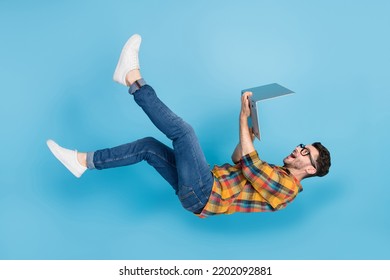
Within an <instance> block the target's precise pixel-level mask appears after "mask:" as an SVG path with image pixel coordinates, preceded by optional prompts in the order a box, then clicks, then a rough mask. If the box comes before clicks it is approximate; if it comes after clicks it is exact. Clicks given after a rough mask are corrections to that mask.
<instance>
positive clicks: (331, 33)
mask: <svg viewBox="0 0 390 280" xmlns="http://www.w3.org/2000/svg"><path fill="white" fill-rule="evenodd" d="M293 2H294V3H293ZM389 12H390V4H389V2H388V1H321V2H319V1H315V2H314V1H240V2H237V1H204V0H202V1H173V0H171V1H124V0H122V1H120V0H114V1H112V0H110V1H92V0H90V1H75V0H70V1H61V2H60V1H23V0H14V1H1V2H0V36H1V44H0V48H1V52H0V65H1V68H0V71H1V72H0V79H1V97H2V98H1V103H0V108H1V111H0V117H1V118H0V121H1V135H2V136H1V147H2V151H1V159H2V160H1V168H0V172H1V176H0V258H1V259H389V258H390V257H389V256H390V242H389V237H390V219H389V202H390V199H389V197H390V188H389V184H388V180H387V177H388V175H387V174H388V172H387V171H388V170H389V161H388V157H389V152H388V136H389V117H390V116H389V109H388V106H389V86H388V81H389V80H390V75H389V68H388V67H389V64H390V52H389V50H390V37H389V26H390V17H389V16H388V15H389ZM133 33H139V34H141V35H142V36H143V43H142V46H141V53H140V61H141V70H142V73H143V75H144V77H145V79H146V80H147V81H148V82H149V83H150V84H151V85H153V86H154V88H155V89H156V91H157V92H158V93H159V95H160V97H161V99H162V100H164V101H165V102H166V103H167V104H168V105H169V106H170V107H171V108H173V110H174V111H176V112H177V113H178V114H179V115H180V116H182V117H183V118H184V119H185V120H187V121H188V122H189V123H191V124H192V125H193V126H194V128H195V130H196V131H197V133H198V136H199V139H200V142H201V144H202V146H203V148H204V151H205V154H206V156H207V159H208V161H209V162H210V164H212V165H214V164H222V163H225V162H228V161H230V155H231V152H232V150H233V149H234V147H235V145H236V143H237V141H238V113H239V108H240V91H241V89H243V88H247V87H253V86H257V85H262V84H268V83H273V82H278V83H280V84H282V85H284V86H286V87H289V88H291V89H292V90H294V91H295V92H296V94H295V95H293V96H289V97H284V98H281V99H277V100H275V101H272V102H267V103H265V104H264V107H263V108H262V119H261V125H262V131H263V136H264V139H263V141H262V142H256V148H257V149H258V151H259V153H260V154H261V157H262V158H263V159H264V160H266V161H268V162H271V163H276V164H282V159H283V158H284V157H285V156H286V155H288V154H289V153H290V152H291V151H292V149H293V148H294V147H295V145H297V144H299V143H301V142H303V143H311V142H314V141H321V142H322V143H323V144H324V145H326V146H327V147H328V148H329V149H330V150H331V152H332V163H333V165H332V168H331V172H330V174H329V175H328V176H326V177H324V178H312V179H308V180H304V181H303V186H304V191H303V192H302V193H301V194H300V195H299V196H298V197H297V199H296V200H295V201H294V202H293V203H292V204H291V205H289V206H288V207H287V208H286V209H284V210H282V211H280V212H277V213H256V214H234V215H230V216H218V217H212V218H209V219H198V218H197V217H195V216H193V215H192V214H191V213H189V212H186V211H185V210H183V209H182V207H181V205H180V203H179V201H178V199H177V198H176V197H175V195H174V194H173V191H172V190H171V187H170V186H169V185H168V184H167V183H166V182H165V181H164V180H163V179H162V178H160V177H159V176H158V174H157V173H156V172H155V171H154V170H153V169H151V168H150V167H149V166H147V164H146V163H141V164H139V165H136V166H131V167H125V168H120V169H112V170H106V171H102V172H98V171H95V172H87V173H86V174H85V175H84V176H83V177H82V178H81V179H76V178H75V177H73V176H72V175H71V174H70V173H69V172H68V171H66V169H65V168H64V167H62V166H61V165H60V163H58V162H57V161H56V160H55V158H54V157H53V156H52V155H51V154H50V152H49V150H48V149H47V147H46V143H45V142H46V139H48V138H53V139H55V140H56V141H58V142H59V143H60V144H61V145H64V146H65V147H68V148H77V149H79V150H81V151H89V150H95V149H99V148H105V147H110V146H114V145H118V144H122V143H125V142H128V141H133V140H136V139H138V138H141V137H145V136H153V137H156V138H158V139H160V140H163V141H164V142H165V143H169V142H168V141H166V140H165V138H164V137H163V135H162V134H161V133H160V132H159V131H157V129H155V128H154V127H153V126H152V124H151V123H150V122H149V121H148V119H147V118H146V116H144V114H143V113H142V112H141V110H140V109H139V108H138V107H137V106H136V105H135V103H134V102H133V100H132V98H131V97H130V96H129V95H128V94H127V92H126V89H125V88H124V87H123V86H121V85H119V84H116V83H114V82H113V81H112V74H113V71H114V69H115V66H116V63H117V59H118V57H119V54H120V51H121V49H122V46H123V44H124V43H125V41H126V40H127V38H128V37H129V36H130V35H131V34H133Z"/></svg>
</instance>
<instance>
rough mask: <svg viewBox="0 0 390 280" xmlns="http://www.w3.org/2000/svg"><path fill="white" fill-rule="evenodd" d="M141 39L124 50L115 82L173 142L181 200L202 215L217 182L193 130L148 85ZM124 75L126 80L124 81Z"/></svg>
mask: <svg viewBox="0 0 390 280" xmlns="http://www.w3.org/2000/svg"><path fill="white" fill-rule="evenodd" d="M140 45H141V37H140V36H139V35H133V36H132V37H131V38H130V39H129V40H128V42H127V43H126V44H125V46H124V48H123V49H122V53H121V56H120V58H119V61H118V65H117V69H116V70H115V73H114V80H116V81H117V82H119V83H121V84H123V85H127V86H130V89H129V93H130V94H133V95H134V100H135V101H136V103H137V104H138V105H139V106H140V107H141V108H142V109H143V110H144V112H145V113H146V114H147V115H148V117H149V119H150V120H151V121H152V122H153V124H154V125H155V126H156V127H157V128H158V129H159V130H160V131H161V132H163V133H164V134H165V135H166V136H167V137H168V138H169V139H171V140H172V144H173V150H174V155H175V160H176V168H177V174H178V192H177V194H178V196H179V199H180V201H181V203H182V205H183V207H184V208H186V209H187V210H189V211H192V212H198V211H200V210H201V209H202V208H203V207H204V206H205V204H206V203H207V201H208V198H209V196H210V193H211V189H212V186H213V182H214V178H213V176H212V174H211V171H210V168H209V165H208V164H207V161H206V159H205V156H204V154H203V151H202V149H201V147H200V145H199V141H198V138H197V137H196V135H195V132H194V130H193V128H192V127H191V126H190V125H189V124H187V123H186V122H185V121H183V120H182V119H181V118H180V117H178V116H177V115H176V114H174V113H173V112H172V111H171V110H170V109H169V108H168V107H167V106H166V105H165V104H164V103H163V102H161V100H160V99H159V98H158V97H157V95H156V93H155V91H154V90H153V89H152V88H151V87H150V86H149V85H146V84H145V81H144V80H143V79H142V76H141V73H140V70H139V69H140V67H139V60H138V52H139V47H140ZM124 73H126V75H125V79H123V76H124Z"/></svg>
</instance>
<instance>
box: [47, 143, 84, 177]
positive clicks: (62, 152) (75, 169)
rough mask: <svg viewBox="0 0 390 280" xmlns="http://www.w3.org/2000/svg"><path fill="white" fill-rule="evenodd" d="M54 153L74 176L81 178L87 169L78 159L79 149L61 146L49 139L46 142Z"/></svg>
mask: <svg viewBox="0 0 390 280" xmlns="http://www.w3.org/2000/svg"><path fill="white" fill-rule="evenodd" d="M46 144H47V146H48V147H49V149H50V151H51V152H52V153H53V155H54V156H55V157H56V158H57V159H58V160H59V161H60V162H61V163H62V164H63V165H65V167H66V168H68V170H69V171H70V172H72V173H73V175H74V176H76V177H77V178H80V177H81V175H83V173H84V172H85V171H86V170H87V168H86V167H85V166H82V165H81V164H80V162H79V161H78V159H77V150H74V151H73V150H68V149H65V148H62V147H61V146H59V145H58V144H57V143H56V142H54V141H53V140H51V139H49V140H47V142H46Z"/></svg>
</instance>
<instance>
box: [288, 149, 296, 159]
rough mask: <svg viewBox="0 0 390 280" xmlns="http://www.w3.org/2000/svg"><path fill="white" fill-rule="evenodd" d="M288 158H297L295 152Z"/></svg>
mask: <svg viewBox="0 0 390 280" xmlns="http://www.w3.org/2000/svg"><path fill="white" fill-rule="evenodd" d="M290 157H292V158H296V157H297V154H296V151H295V150H294V151H293V152H292V153H291V154H290Z"/></svg>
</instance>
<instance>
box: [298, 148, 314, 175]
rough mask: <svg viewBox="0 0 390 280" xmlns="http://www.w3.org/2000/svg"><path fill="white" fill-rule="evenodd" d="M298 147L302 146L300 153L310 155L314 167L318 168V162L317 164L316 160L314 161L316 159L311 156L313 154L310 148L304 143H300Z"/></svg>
mask: <svg viewBox="0 0 390 280" xmlns="http://www.w3.org/2000/svg"><path fill="white" fill-rule="evenodd" d="M297 147H300V148H301V151H300V153H301V155H302V156H309V158H310V162H311V165H313V166H314V168H315V169H317V164H316V162H315V161H314V159H313V158H312V156H311V154H310V150H309V149H308V148H306V146H305V145H303V144H299V145H298V146H297Z"/></svg>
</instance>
